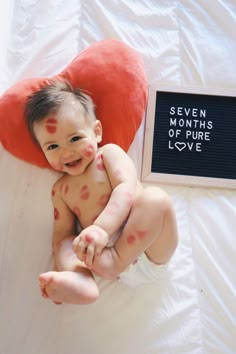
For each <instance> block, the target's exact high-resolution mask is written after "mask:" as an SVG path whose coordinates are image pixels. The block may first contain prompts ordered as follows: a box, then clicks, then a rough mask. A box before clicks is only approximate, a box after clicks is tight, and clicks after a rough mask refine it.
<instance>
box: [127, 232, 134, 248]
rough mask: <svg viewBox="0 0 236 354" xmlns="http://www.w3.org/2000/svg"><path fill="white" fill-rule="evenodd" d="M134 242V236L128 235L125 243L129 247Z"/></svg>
mask: <svg viewBox="0 0 236 354" xmlns="http://www.w3.org/2000/svg"><path fill="white" fill-rule="evenodd" d="M135 241H136V237H135V236H134V235H129V236H128V237H127V242H128V244H129V245H130V246H133V245H134V243H135Z"/></svg>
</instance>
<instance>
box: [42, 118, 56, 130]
mask: <svg viewBox="0 0 236 354" xmlns="http://www.w3.org/2000/svg"><path fill="white" fill-rule="evenodd" d="M45 123H46V130H47V132H48V133H49V134H54V133H56V131H57V127H56V125H57V120H56V118H53V117H51V118H48V119H47V120H46V122H45Z"/></svg>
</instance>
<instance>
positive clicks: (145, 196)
mask: <svg viewBox="0 0 236 354" xmlns="http://www.w3.org/2000/svg"><path fill="white" fill-rule="evenodd" d="M139 203H143V204H144V205H145V207H146V208H147V210H158V211H159V212H163V213H169V212H171V211H172V209H173V206H172V201H171V199H170V197H169V195H168V194H167V193H166V192H165V191H164V190H163V189H161V188H158V187H153V186H151V187H147V188H145V189H144V190H143V193H142V196H141V198H140V201H139Z"/></svg>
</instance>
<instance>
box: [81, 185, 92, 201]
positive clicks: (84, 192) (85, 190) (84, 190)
mask: <svg viewBox="0 0 236 354" xmlns="http://www.w3.org/2000/svg"><path fill="white" fill-rule="evenodd" d="M89 196H90V192H89V188H88V186H87V185H84V186H83V187H82V188H81V190H80V197H81V199H83V200H87V199H88V198H89Z"/></svg>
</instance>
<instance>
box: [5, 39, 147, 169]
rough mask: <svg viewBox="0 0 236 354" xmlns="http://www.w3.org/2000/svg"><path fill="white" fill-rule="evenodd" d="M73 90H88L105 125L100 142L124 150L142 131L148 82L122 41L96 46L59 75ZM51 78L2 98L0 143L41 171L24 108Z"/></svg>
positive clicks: (19, 86)
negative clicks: (139, 130)
mask: <svg viewBox="0 0 236 354" xmlns="http://www.w3.org/2000/svg"><path fill="white" fill-rule="evenodd" d="M56 78H58V79H66V80H68V81H70V82H71V84H72V86H73V87H79V88H81V89H83V90H86V91H87V93H88V94H89V95H90V96H91V98H92V99H93V101H94V103H95V105H96V115H97V118H98V119H99V120H101V122H102V126H103V140H102V144H101V145H104V144H107V143H115V144H118V145H120V146H121V147H122V148H123V149H124V150H125V151H127V150H128V148H129V146H130V144H131V143H132V141H133V139H134V136H135V133H136V131H137V129H138V128H139V126H140V124H141V121H142V118H143V115H144V111H145V108H146V102H147V91H148V86H147V79H146V75H145V70H144V65H143V61H142V59H141V58H140V56H139V55H138V54H137V52H136V51H135V50H134V49H132V48H131V47H129V46H128V45H126V44H124V43H123V42H121V41H118V40H112V39H110V40H103V41H100V42H97V43H94V44H92V45H91V46H90V47H88V48H87V49H86V50H84V51H83V52H82V53H80V54H79V55H78V56H76V57H75V58H74V60H73V61H72V62H71V63H70V64H69V65H68V66H67V67H66V68H65V69H64V70H63V71H62V72H61V73H59V74H58V75H55V76H53V77H50V79H56ZM48 79H49V78H31V79H26V80H23V81H20V82H18V83H16V84H15V85H13V86H12V87H11V88H9V89H8V90H7V91H6V92H5V93H4V94H3V95H2V96H1V97H0V141H1V143H2V145H3V146H4V148H5V149H6V150H7V151H9V152H10V153H11V154H13V155H14V156H16V157H18V158H20V159H22V160H24V161H27V162H29V163H32V164H34V165H37V166H40V167H48V168H50V165H49V164H48V162H47V160H46V159H45V157H44V154H43V153H42V152H41V150H40V148H39V147H37V146H36V145H35V144H34V143H33V141H32V139H31V136H30V134H29V132H28V130H27V127H26V123H25V120H24V115H23V113H24V104H25V100H26V98H27V96H28V95H30V94H31V93H32V92H34V91H36V90H38V89H39V88H41V87H43V86H44V85H46V84H48Z"/></svg>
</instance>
